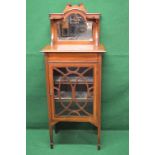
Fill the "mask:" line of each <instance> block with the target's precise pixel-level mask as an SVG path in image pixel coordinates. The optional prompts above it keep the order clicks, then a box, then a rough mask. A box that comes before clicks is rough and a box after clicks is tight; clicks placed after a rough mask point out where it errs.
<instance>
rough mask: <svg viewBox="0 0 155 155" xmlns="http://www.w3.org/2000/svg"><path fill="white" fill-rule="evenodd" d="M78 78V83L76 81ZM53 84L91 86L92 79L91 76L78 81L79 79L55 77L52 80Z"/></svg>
mask: <svg viewBox="0 0 155 155" xmlns="http://www.w3.org/2000/svg"><path fill="white" fill-rule="evenodd" d="M77 78H78V81H76V80H77ZM54 82H55V84H59V83H60V82H61V83H62V84H70V83H77V84H86V83H88V84H93V77H91V76H85V77H84V78H81V79H79V77H76V76H75V77H74V76H72V77H67V78H63V80H62V77H61V76H55V78H54Z"/></svg>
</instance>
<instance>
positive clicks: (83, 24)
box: [57, 13, 93, 41]
mask: <svg viewBox="0 0 155 155" xmlns="http://www.w3.org/2000/svg"><path fill="white" fill-rule="evenodd" d="M57 24H58V25H57V28H58V40H88V41H92V38H93V37H92V29H93V28H92V27H93V22H92V21H86V20H85V19H84V18H83V17H82V16H81V15H80V14H77V13H73V14H71V15H69V16H68V17H67V18H65V19H63V20H61V21H58V23H57Z"/></svg>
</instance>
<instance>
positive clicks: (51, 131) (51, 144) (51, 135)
mask: <svg viewBox="0 0 155 155" xmlns="http://www.w3.org/2000/svg"><path fill="white" fill-rule="evenodd" d="M49 134H50V147H51V149H53V147H54V143H53V125H50V126H49Z"/></svg>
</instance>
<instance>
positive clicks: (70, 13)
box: [42, 4, 105, 149]
mask: <svg viewBox="0 0 155 155" xmlns="http://www.w3.org/2000/svg"><path fill="white" fill-rule="evenodd" d="M49 18H50V22H51V25H50V29H51V45H47V46H46V47H45V48H43V50H42V52H43V53H44V56H45V65H46V83H47V97H48V116H49V133H50V145H51V148H53V127H54V125H55V124H56V123H58V122H88V123H91V124H92V125H94V126H96V127H97V138H98V144H97V148H98V149H100V133H101V67H102V54H103V53H104V52H105V48H104V46H103V44H100V43H99V35H100V32H99V24H100V14H99V13H87V11H86V9H85V7H84V6H83V4H79V5H73V6H72V5H71V4H67V5H66V7H65V9H64V11H63V13H52V14H49Z"/></svg>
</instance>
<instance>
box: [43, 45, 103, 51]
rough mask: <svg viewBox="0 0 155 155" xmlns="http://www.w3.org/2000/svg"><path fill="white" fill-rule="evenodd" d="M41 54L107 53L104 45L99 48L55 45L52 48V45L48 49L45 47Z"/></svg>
mask: <svg viewBox="0 0 155 155" xmlns="http://www.w3.org/2000/svg"><path fill="white" fill-rule="evenodd" d="M41 52H43V53H44V52H49V53H51V52H52V53H53V52H62V53H64V52H71V53H72V52H73V53H75V52H80V53H93V52H95V53H104V52H106V51H105V47H104V45H103V44H100V45H99V46H95V45H74V44H71V45H69V46H68V45H55V46H51V45H47V46H46V47H44V48H43V49H42V51H41Z"/></svg>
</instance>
